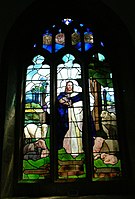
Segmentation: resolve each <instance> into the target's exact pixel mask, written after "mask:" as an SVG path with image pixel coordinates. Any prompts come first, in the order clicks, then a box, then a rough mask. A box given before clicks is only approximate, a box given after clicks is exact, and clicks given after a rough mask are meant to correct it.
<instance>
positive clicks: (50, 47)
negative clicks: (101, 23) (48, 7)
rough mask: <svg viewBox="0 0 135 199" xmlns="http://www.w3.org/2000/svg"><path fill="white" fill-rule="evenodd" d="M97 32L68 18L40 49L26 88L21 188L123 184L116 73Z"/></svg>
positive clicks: (48, 34) (35, 49)
mask: <svg viewBox="0 0 135 199" xmlns="http://www.w3.org/2000/svg"><path fill="white" fill-rule="evenodd" d="M92 28H93V27H91V26H90V25H89V24H83V22H81V23H79V22H76V21H74V19H69V18H67V19H62V20H61V21H59V23H58V24H55V25H53V24H52V26H50V27H48V29H46V30H44V32H43V34H42V36H41V38H40V40H39V41H35V43H34V44H33V52H34V53H33V57H31V63H30V64H29V65H27V66H26V78H25V82H24V87H23V88H24V98H23V102H24V103H23V105H24V106H23V110H24V122H23V128H22V134H23V141H22V145H23V147H22V148H23V150H22V151H23V152H22V153H23V160H22V172H21V173H20V174H19V179H18V182H26V183H30V182H32V183H33V182H39V181H44V182H50V181H51V182H56V183H57V182H61V183H64V182H76V181H80V182H81V181H82V182H83V181H84V180H86V181H88V182H93V181H112V180H113V181H114V180H119V179H121V177H122V168H121V158H120V149H119V131H118V125H117V124H118V121H117V110H116V101H117V98H116V94H115V86H114V82H113V73H112V67H111V64H110V62H109V58H108V57H107V53H106V46H105V44H104V41H102V40H100V38H98V37H97V34H96V33H95V32H94V31H93V29H92ZM41 41H42V42H41Z"/></svg>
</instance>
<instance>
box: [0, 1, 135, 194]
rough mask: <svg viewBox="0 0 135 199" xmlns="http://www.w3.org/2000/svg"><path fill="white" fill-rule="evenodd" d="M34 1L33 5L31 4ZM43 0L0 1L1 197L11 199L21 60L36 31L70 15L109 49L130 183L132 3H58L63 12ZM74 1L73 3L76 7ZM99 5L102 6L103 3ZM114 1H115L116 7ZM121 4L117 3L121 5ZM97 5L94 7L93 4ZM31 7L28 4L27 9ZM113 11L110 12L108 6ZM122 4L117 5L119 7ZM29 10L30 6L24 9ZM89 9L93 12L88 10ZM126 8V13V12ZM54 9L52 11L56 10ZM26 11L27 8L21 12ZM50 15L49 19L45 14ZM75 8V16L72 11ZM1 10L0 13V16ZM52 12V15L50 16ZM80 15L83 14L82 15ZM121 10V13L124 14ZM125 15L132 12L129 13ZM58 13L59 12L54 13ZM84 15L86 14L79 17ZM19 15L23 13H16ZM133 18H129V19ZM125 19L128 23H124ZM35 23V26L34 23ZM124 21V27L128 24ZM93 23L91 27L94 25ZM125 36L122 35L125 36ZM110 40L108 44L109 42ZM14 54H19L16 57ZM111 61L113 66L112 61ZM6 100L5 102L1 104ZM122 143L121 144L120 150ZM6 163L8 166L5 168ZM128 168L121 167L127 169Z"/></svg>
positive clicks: (132, 151)
mask: <svg viewBox="0 0 135 199" xmlns="http://www.w3.org/2000/svg"><path fill="white" fill-rule="evenodd" d="M33 2H35V3H34V4H32V3H33ZM40 2H41V3H42V2H43V1H34V0H33V1H32V0H31V1H30V0H29V1H27V2H24V3H23V2H22V1H20V2H19V1H12V5H11V2H8V4H6V3H7V1H4V2H3V4H2V7H1V9H2V8H3V10H2V13H3V15H2V13H1V15H2V18H1V22H2V23H1V25H2V27H3V28H2V29H1V30H2V31H1V37H0V39H1V53H0V55H1V58H2V59H1V74H2V76H3V77H4V78H2V79H1V85H2V103H1V105H2V107H1V110H3V112H1V119H2V123H3V125H2V126H1V127H2V132H4V134H1V138H2V139H1V146H2V145H3V149H2V148H1V155H2V153H3V156H2V161H1V162H2V167H1V169H2V170H1V171H2V172H1V174H2V175H1V176H2V181H1V187H2V190H1V191H2V196H3V195H6V196H11V195H12V194H13V182H14V179H13V164H14V161H13V160H14V146H15V145H14V144H15V143H14V131H15V105H16V91H17V83H18V82H17V81H18V74H19V71H21V68H22V67H23V64H22V63H23V62H24V63H25V60H24V57H25V59H27V58H28V56H29V55H30V52H31V44H32V42H33V41H34V35H35V34H36V33H38V32H39V31H41V32H42V30H43V28H44V27H43V26H41V24H42V23H44V24H45V25H47V24H49V23H50V22H52V21H54V19H58V18H59V17H60V16H62V15H64V14H66V15H68V14H70V15H73V16H77V15H78V13H80V14H79V18H80V19H84V20H85V18H87V17H88V19H90V20H91V22H92V20H93V21H94V22H93V27H95V30H96V31H97V30H99V32H101V33H102V37H103V39H104V40H105V42H106V44H107V45H108V46H107V47H108V49H110V54H112V55H113V57H111V60H112V64H114V71H115V76H116V79H117V84H118V87H119V88H120V89H119V93H120V96H121V97H120V99H121V107H122V113H121V114H122V119H121V126H122V127H123V132H121V133H123V137H124V136H125V137H126V138H125V139H126V142H127V145H126V146H127V148H126V149H124V151H125V156H126V157H127V156H128V158H127V159H128V164H130V166H129V168H130V170H131V173H130V175H131V176H132V178H133V179H134V180H135V171H134V165H135V155H134V154H135V149H134V140H135V139H134V138H135V134H134V131H135V127H134V123H135V117H134V116H135V108H134V93H135V91H134V87H133V85H134V83H133V82H134V74H133V66H134V53H133V52H134V43H135V42H134V37H133V36H134V34H133V33H134V24H133V21H134V20H133V18H132V17H133V15H134V13H132V12H131V11H132V10H133V7H132V4H129V5H128V6H127V4H125V3H123V1H119V2H117V1H107V0H106V1H105V0H102V1H98V0H95V1H94V0H93V1H91V4H90V1H86V2H85V4H83V5H82V3H79V2H81V1H74V3H73V2H72V8H73V9H71V7H70V4H68V5H67V6H66V5H63V4H61V5H62V9H61V6H60V1H59V5H57V2H55V4H51V3H47V4H45V3H43V4H42V5H43V6H40ZM76 2H77V3H76ZM102 2H104V3H105V5H104V4H102ZM116 2H117V3H116ZM120 2H121V4H120ZM96 3H97V4H96ZM30 5H31V6H30ZM106 5H107V6H109V7H111V8H112V9H111V10H109V9H108V7H106ZM121 5H122V7H120V6H121ZM29 6H30V7H29ZM93 7H94V10H93V9H92V8H93ZM127 7H128V8H129V9H127ZM56 8H57V9H56ZM25 9H26V10H25ZM48 10H49V11H50V13H51V18H49V15H48V12H47V13H46V11H48ZM74 10H77V11H78V12H76V11H75V12H74ZM4 11H5V12H4ZM51 11H52V12H51ZM82 11H83V12H82ZM125 11H126V12H125ZM127 11H130V12H131V14H130V15H128V14H127ZM58 13H59V14H58ZM84 13H85V15H84ZM21 14H22V15H21ZM131 16H132V17H131ZM128 20H129V21H128ZM39 21H40V23H39ZM128 22H129V23H128ZM94 24H95V26H94ZM126 36H127V37H126ZM108 41H109V43H108ZM18 52H19V54H18ZM113 60H115V62H114V61H113ZM5 102H6V103H5ZM125 139H123V141H124V140H125ZM124 146H125V145H124V144H122V147H124ZM7 165H8V166H7ZM127 167H128V165H125V168H127Z"/></svg>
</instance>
